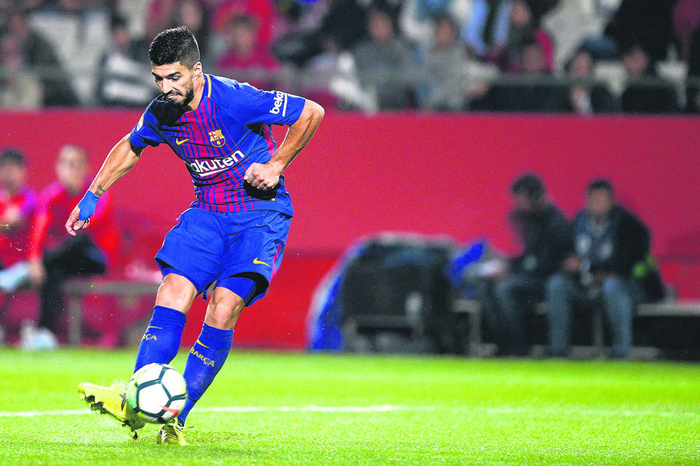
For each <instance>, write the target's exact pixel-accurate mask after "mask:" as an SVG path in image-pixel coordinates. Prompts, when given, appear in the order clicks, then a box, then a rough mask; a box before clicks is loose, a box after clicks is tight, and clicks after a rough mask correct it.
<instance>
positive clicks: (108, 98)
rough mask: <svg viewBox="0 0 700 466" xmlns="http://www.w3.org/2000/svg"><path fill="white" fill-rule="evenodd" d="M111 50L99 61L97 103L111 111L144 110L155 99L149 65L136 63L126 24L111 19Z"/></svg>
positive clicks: (116, 17) (142, 62) (121, 19)
mask: <svg viewBox="0 0 700 466" xmlns="http://www.w3.org/2000/svg"><path fill="white" fill-rule="evenodd" d="M111 27H112V41H111V44H110V45H111V48H110V49H109V50H108V51H107V53H105V55H104V56H103V57H102V59H101V60H100V79H99V84H98V86H97V100H98V102H99V103H100V104H101V105H104V106H108V107H139V108H141V107H144V106H146V105H148V103H150V101H151V100H152V99H153V98H154V97H155V96H156V94H157V93H156V92H154V90H153V89H154V87H153V82H152V80H151V79H146V78H145V76H148V71H150V69H149V67H148V64H147V63H146V62H144V61H143V60H139V59H137V57H138V56H139V55H140V54H137V53H135V52H134V48H133V47H132V45H133V43H132V40H131V33H130V32H129V28H128V25H127V23H126V21H125V20H124V19H123V18H121V17H119V16H114V17H113V18H112V25H111Z"/></svg>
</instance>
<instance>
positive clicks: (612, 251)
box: [574, 206, 651, 278]
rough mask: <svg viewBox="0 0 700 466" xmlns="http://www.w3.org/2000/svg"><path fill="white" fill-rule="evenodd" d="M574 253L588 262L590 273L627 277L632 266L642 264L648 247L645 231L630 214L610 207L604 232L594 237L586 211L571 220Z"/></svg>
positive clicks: (617, 207)
mask: <svg viewBox="0 0 700 466" xmlns="http://www.w3.org/2000/svg"><path fill="white" fill-rule="evenodd" d="M574 236H575V239H576V251H577V252H578V253H579V254H580V255H581V256H582V257H583V258H584V260H585V261H589V262H590V272H592V273H593V272H608V273H616V274H619V275H621V276H623V277H627V278H629V277H631V275H632V269H633V267H634V265H635V264H637V263H639V262H641V261H644V260H645V259H646V257H647V256H648V255H649V252H650V248H651V235H650V234H649V229H648V228H647V227H646V225H644V223H642V221H641V220H639V219H638V218H637V217H636V216H635V215H634V214H632V213H631V212H630V211H628V210H627V209H625V208H624V207H621V206H615V207H613V210H612V213H611V215H610V219H609V222H608V225H607V227H606V229H605V231H604V232H603V233H602V234H601V235H598V239H597V240H596V239H595V236H596V235H595V234H594V231H593V227H592V219H591V216H590V215H589V214H588V212H587V211H586V210H583V211H581V212H579V214H578V215H577V216H576V220H575V221H574Z"/></svg>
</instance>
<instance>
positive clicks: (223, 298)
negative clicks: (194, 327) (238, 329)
mask: <svg viewBox="0 0 700 466" xmlns="http://www.w3.org/2000/svg"><path fill="white" fill-rule="evenodd" d="M243 308H245V301H244V300H243V299H242V298H241V297H240V296H238V295H236V294H234V293H230V292H229V293H225V294H223V293H214V296H212V299H211V303H210V305H209V307H208V308H207V315H206V318H205V322H206V323H207V324H208V325H211V326H213V327H216V328H222V329H227V330H230V329H232V328H233V327H234V326H235V325H236V321H237V320H238V317H239V316H240V315H241V312H243Z"/></svg>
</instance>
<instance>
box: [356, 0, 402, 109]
mask: <svg viewBox="0 0 700 466" xmlns="http://www.w3.org/2000/svg"><path fill="white" fill-rule="evenodd" d="M368 30H369V39H367V40H364V41H362V42H360V43H358V44H357V45H356V46H355V47H354V48H353V50H352V55H353V59H354V61H355V66H356V69H357V73H358V75H359V79H360V82H361V85H362V87H364V88H365V89H371V91H372V92H373V93H375V94H376V99H377V104H378V108H379V110H402V109H406V108H409V107H410V106H411V103H412V102H411V101H412V94H413V90H412V88H411V86H410V85H409V83H407V82H406V81H405V80H406V78H407V77H408V76H410V75H411V73H412V72H415V63H414V60H413V58H412V56H411V50H410V48H409V47H408V45H407V44H406V43H405V42H404V41H403V40H402V39H401V38H400V37H399V36H398V35H397V34H396V28H395V26H394V21H393V19H392V17H391V15H390V13H389V12H388V11H387V10H385V9H381V8H373V9H372V10H371V11H370V13H369V20H368Z"/></svg>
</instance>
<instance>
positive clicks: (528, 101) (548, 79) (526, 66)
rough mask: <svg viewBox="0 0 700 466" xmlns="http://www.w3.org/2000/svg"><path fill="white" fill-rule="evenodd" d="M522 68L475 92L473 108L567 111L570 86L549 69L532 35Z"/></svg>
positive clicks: (471, 103)
mask: <svg viewBox="0 0 700 466" xmlns="http://www.w3.org/2000/svg"><path fill="white" fill-rule="evenodd" d="M520 53H521V58H520V59H519V62H520V63H521V66H522V72H521V74H520V75H519V78H518V79H517V80H514V79H508V80H505V81H502V82H496V83H495V84H493V85H491V86H488V87H487V88H486V90H485V92H484V91H483V90H482V91H481V92H484V93H483V95H482V96H481V97H476V96H474V95H472V96H471V97H472V100H471V102H470V108H471V109H472V110H486V111H497V112H498V111H501V112H502V111H506V112H565V111H567V102H566V100H567V97H566V94H567V88H566V87H565V86H563V85H562V83H561V82H560V81H558V80H555V79H554V78H553V77H552V76H551V74H550V73H549V71H548V69H547V66H546V61H545V57H544V52H543V50H542V47H541V44H540V42H538V41H536V40H534V39H532V40H530V41H529V42H528V43H525V44H523V45H522V46H521V51H520Z"/></svg>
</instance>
